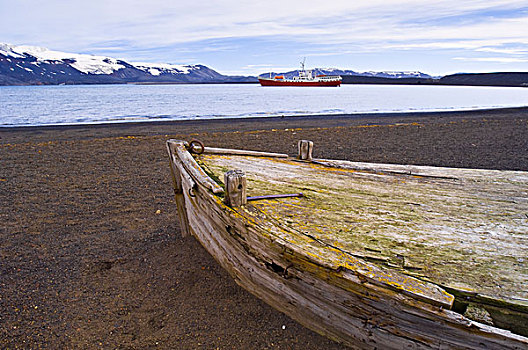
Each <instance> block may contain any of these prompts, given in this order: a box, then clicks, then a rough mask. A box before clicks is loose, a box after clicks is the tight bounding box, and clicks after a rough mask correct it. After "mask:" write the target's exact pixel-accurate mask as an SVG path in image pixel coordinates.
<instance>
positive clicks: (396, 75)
mask: <svg viewBox="0 0 528 350" xmlns="http://www.w3.org/2000/svg"><path fill="white" fill-rule="evenodd" d="M312 72H313V74H315V75H341V76H343V75H352V76H363V77H378V78H393V79H401V78H422V79H431V78H433V77H432V76H430V75H429V74H425V73H422V72H409V71H398V72H393V71H386V72H372V71H371V72H356V71H353V70H343V69H337V68H314V69H312ZM269 75H270V73H269V72H268V73H264V74H261V75H260V76H261V77H268V76H269ZM271 75H272V76H274V75H284V76H285V78H292V77H294V76H297V75H299V71H298V70H294V71H290V72H286V73H275V72H272V73H271Z"/></svg>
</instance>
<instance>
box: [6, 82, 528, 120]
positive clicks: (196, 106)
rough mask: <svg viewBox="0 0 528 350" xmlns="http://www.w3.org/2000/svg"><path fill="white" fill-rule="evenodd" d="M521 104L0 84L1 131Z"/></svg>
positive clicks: (356, 90)
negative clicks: (20, 128) (62, 125)
mask: <svg viewBox="0 0 528 350" xmlns="http://www.w3.org/2000/svg"><path fill="white" fill-rule="evenodd" d="M517 106H528V89H527V88H505V87H459V86H416V85H413V86H406V85H342V86H341V87H261V86H260V85H257V84H214V85H212V84H211V85H73V86H72V85H70V86H68V85H67V86H2V87H0V126H30V125H61V124H64V125H66V124H70V125H71V124H97V123H117V122H137V121H159V120H185V119H212V118H245V117H269V116H282V115H284V116H295V115H316V114H354V113H376V112H410V111H454V110H469V109H485V108H500V107H517Z"/></svg>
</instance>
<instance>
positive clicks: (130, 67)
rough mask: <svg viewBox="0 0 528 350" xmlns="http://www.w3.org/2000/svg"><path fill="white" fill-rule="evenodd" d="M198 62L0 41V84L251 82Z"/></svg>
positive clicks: (253, 79)
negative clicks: (139, 59)
mask: <svg viewBox="0 0 528 350" xmlns="http://www.w3.org/2000/svg"><path fill="white" fill-rule="evenodd" d="M255 80H256V78H254V77H243V76H228V75H223V74H220V73H218V72H217V71H215V70H213V69H211V68H209V67H207V66H204V65H201V64H193V65H177V64H168V63H133V62H126V61H124V60H120V59H116V58H112V57H106V56H96V55H86V54H74V53H66V52H61V51H54V50H49V49H46V48H43V47H37V46H15V45H9V44H2V43H0V85H62V84H68V85H69V84H72V85H73V84H124V83H156V82H160V83H224V82H248V81H255Z"/></svg>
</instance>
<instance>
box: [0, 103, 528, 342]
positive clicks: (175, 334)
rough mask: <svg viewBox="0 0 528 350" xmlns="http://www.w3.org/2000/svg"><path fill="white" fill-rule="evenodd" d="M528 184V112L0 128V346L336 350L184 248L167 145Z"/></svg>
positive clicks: (190, 243) (188, 242)
mask: <svg viewBox="0 0 528 350" xmlns="http://www.w3.org/2000/svg"><path fill="white" fill-rule="evenodd" d="M169 138H176V139H186V140H190V139H191V138H198V139H200V140H202V141H203V142H204V143H205V144H206V145H208V146H217V147H231V148H244V149H253V150H262V151H273V152H285V153H289V154H291V155H294V154H295V153H296V147H297V146H296V144H297V141H298V140H299V139H309V140H312V141H314V143H315V148H314V156H315V157H322V158H335V159H348V160H355V161H367V162H384V163H403V164H418V165H436V166H448V167H470V168H488V169H502V170H505V169H508V170H528V108H512V109H500V110H486V111H471V112H450V113H405V114H371V115H353V116H311V117H284V118H258V119H255V118H254V119H238V120H235V119H230V120H209V121H184V122H163V123H138V124H109V125H94V126H63V127H28V128H0V161H1V167H0V194H1V195H0V204H1V210H0V222H1V223H2V225H1V226H0V261H1V265H0V348H31V349H35V348H46V349H55V348H59V349H60V348H87V349H92V348H105V349H107V348H108V349H110V348H112V349H114V348H117V349H144V348H160V349H201V348H203V349H216V348H218V349H272V348H277V349H339V348H342V347H341V346H340V345H339V344H337V343H333V342H332V341H330V340H327V339H325V338H324V337H321V336H319V335H317V334H315V333H313V332H311V331H310V330H307V329H306V328H304V327H302V326H300V325H299V324H298V323H296V322H294V321H292V320H291V319H289V318H288V317H286V316H285V315H283V314H281V313H279V312H277V311H275V310H274V309H272V308H271V307H269V306H267V305H266V304H264V303H263V302H261V301H260V300H258V299H256V298H255V297H253V296H252V295H250V294H249V293H247V292H245V291H244V290H243V289H242V288H240V287H238V286H237V285H236V284H235V283H234V281H233V280H232V279H231V278H230V277H229V276H228V275H227V273H226V272H225V271H224V270H222V268H220V267H219V265H218V264H217V263H216V262H215V261H214V260H213V259H212V258H211V257H210V256H209V255H208V254H207V252H206V251H205V250H204V249H203V248H202V247H201V246H200V245H199V244H198V243H197V241H196V240H195V239H194V238H192V237H187V238H182V237H181V235H180V229H179V226H178V222H177V216H176V206H175V203H174V200H173V195H172V187H171V186H172V185H171V181H170V178H169V167H168V158H167V155H166V150H165V141H166V140H167V139H169Z"/></svg>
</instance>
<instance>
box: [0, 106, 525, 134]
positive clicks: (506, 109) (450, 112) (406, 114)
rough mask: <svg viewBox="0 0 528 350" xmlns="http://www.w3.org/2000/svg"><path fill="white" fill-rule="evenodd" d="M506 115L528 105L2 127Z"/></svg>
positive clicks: (1, 128)
mask: <svg viewBox="0 0 528 350" xmlns="http://www.w3.org/2000/svg"><path fill="white" fill-rule="evenodd" d="M505 113H508V114H509V113H528V105H527V106H520V107H498V108H482V109H480V108H476V109H462V110H441V111H405V112H361V113H343V114H304V115H302V114H301V115H282V116H269V117H264V116H263V117H225V118H203V119H200V118H195V119H175V120H152V121H148V120H143V121H130V122H127V121H115V122H101V123H97V122H94V123H86V124H81V123H78V124H77V123H76V124H44V125H27V126H26V125H15V126H6V125H0V132H1V131H19V130H22V131H33V130H39V129H48V130H63V129H64V130H72V129H81V128H126V127H136V126H146V125H150V126H170V125H181V126H186V125H189V124H192V125H199V126H203V125H209V124H223V123H232V122H239V123H252V122H272V123H273V122H277V121H286V120H287V121H307V120H320V119H324V120H359V119H372V118H381V119H385V118H396V117H401V118H412V117H428V116H432V117H440V116H455V115H457V116H458V115H461V114H463V115H466V116H474V115H478V116H479V117H481V116H482V115H483V114H485V115H496V114H505Z"/></svg>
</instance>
